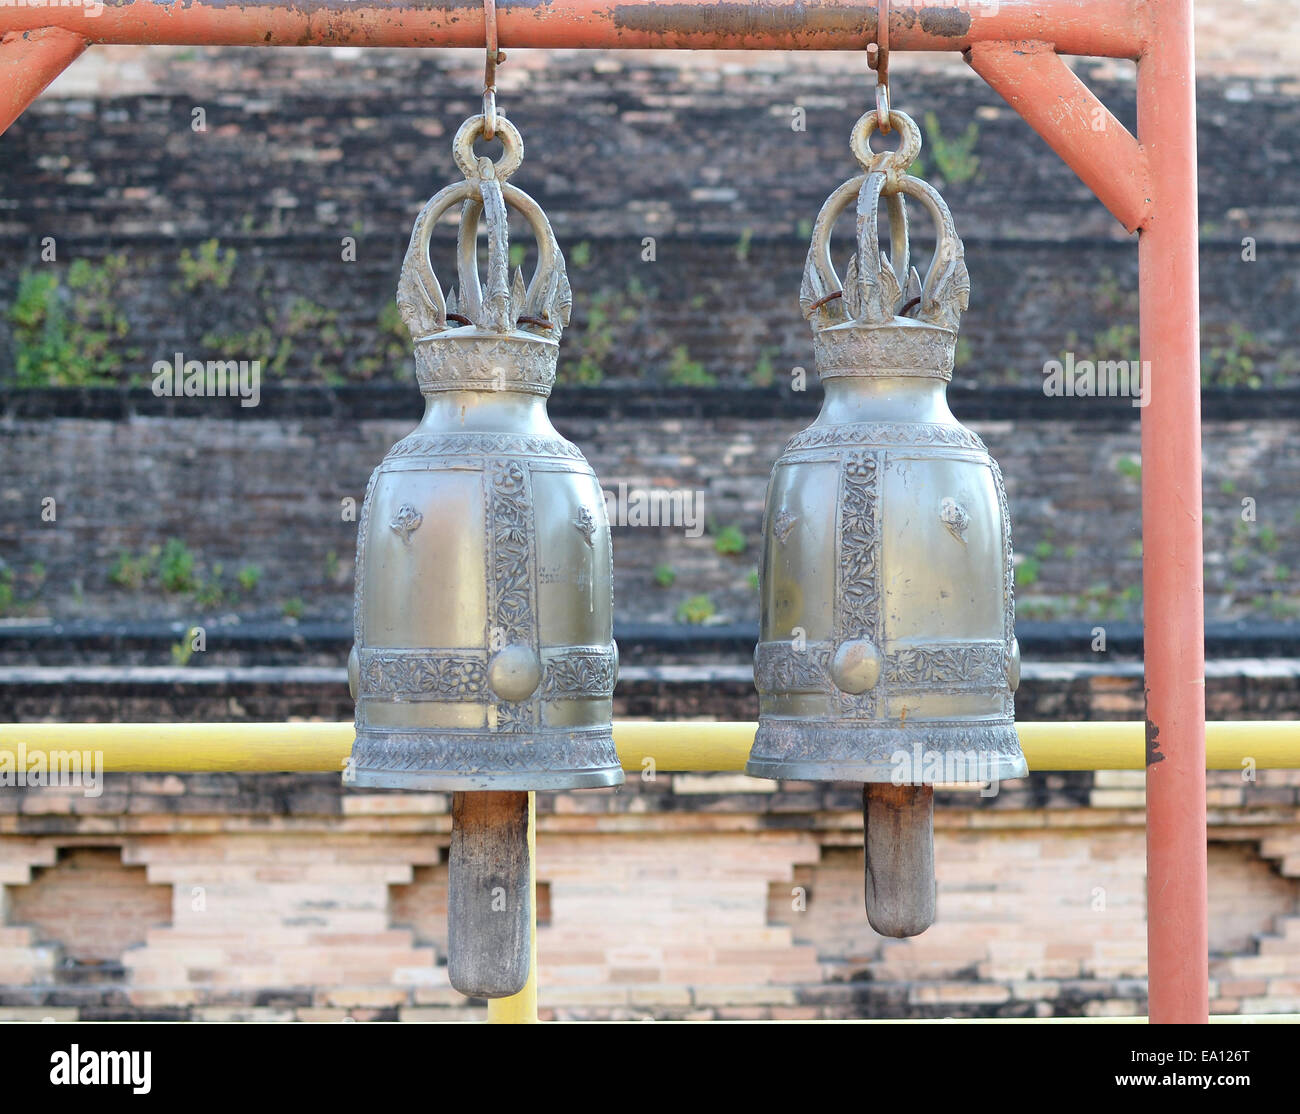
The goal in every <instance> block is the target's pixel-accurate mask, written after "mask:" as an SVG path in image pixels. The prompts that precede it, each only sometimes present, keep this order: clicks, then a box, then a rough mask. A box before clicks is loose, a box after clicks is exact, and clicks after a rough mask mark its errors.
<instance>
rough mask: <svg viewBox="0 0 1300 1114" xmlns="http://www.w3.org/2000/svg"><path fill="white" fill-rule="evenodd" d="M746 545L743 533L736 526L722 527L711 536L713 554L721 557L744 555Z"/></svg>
mask: <svg viewBox="0 0 1300 1114" xmlns="http://www.w3.org/2000/svg"><path fill="white" fill-rule="evenodd" d="M748 544H749V543H748V542H747V541H746V540H745V534H744V532H743V531H742V530H741V529H740V527H738V526H724V527H723V528H722V529H721V530H719V531H718V532H717V533H716V534H714V536H713V549H714V552H716V553H718V554H720V555H721V556H723V557H734V556H736V555H737V554H740V553H744V552H745V547H746V546H747V545H748Z"/></svg>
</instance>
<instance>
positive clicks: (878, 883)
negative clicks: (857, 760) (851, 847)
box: [862, 783, 935, 936]
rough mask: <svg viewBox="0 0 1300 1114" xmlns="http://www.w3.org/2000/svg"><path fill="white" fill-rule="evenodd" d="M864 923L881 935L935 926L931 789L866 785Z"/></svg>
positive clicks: (914, 931) (899, 934) (932, 796)
mask: <svg viewBox="0 0 1300 1114" xmlns="http://www.w3.org/2000/svg"><path fill="white" fill-rule="evenodd" d="M862 826H863V829H864V843H865V846H866V875H867V878H866V882H867V885H866V901H867V920H869V921H870V922H871V927H872V928H874V929H875V930H876V931H877V932H879V933H880V934H881V935H882V936H916V935H917V934H918V933H921V932H924V931H925V930H926V929H927V928H929V927H930V925H932V924H933V923H934V899H935V885H934V787H933V786H932V785H891V784H888V783H885V784H879V785H864V786H863V787H862Z"/></svg>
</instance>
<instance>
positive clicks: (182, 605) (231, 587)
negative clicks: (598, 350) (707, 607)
mask: <svg viewBox="0 0 1300 1114" xmlns="http://www.w3.org/2000/svg"><path fill="white" fill-rule="evenodd" d="M638 397H639V398H640V399H641V400H642V401H643V402H644V401H646V400H645V397H644V396H637V395H635V394H633V395H630V396H629V402H632V401H635V400H636V399H637V398H638ZM418 403H419V396H418V394H417V393H416V392H415V391H414V390H412V391H411V407H412V412H413V415H414V414H415V413H418ZM954 405H955V406H956V408H957V411H958V413H959V414H960V413H961V405H960V402H955V403H954ZM768 409H769V410H770V413H769V415H767V416H749V417H744V418H741V417H736V418H731V417H727V416H725V415H719V416H714V417H661V418H655V417H653V416H646V415H645V414H640V413H638V414H637V415H636V416H627V417H617V416H614V417H608V418H600V417H589V416H584V415H577V414H573V415H570V416H568V417H562V418H560V419H559V420H558V425H559V427H560V429H561V432H563V433H564V434H565V435H566V436H568V437H570V438H572V439H573V440H574V441H576V443H577V444H578V445H579V446H580V447H581V448H582V449H583V450H584V452H585V453H586V455H587V457H588V459H589V460H590V461H591V463H592V465H593V467H594V468H595V469H596V472H597V475H598V476H599V477H600V479H601V482H602V484H603V485H604V486H605V487H606V488H607V489H608V490H611V491H615V492H616V491H617V490H618V485H619V484H620V483H626V484H628V485H629V487H630V488H633V489H635V488H637V487H652V486H659V487H668V488H674V489H685V490H687V491H690V492H698V493H699V499H700V506H701V508H702V511H703V516H704V519H705V521H706V524H707V525H709V526H710V527H711V529H718V528H721V527H724V526H737V527H739V528H740V529H741V530H742V532H743V533H744V535H745V538H746V540H747V546H748V547H747V549H746V551H745V552H743V553H741V554H739V555H735V556H722V555H719V554H718V553H717V551H716V549H715V547H714V538H713V537H712V536H711V535H710V534H709V533H705V534H704V535H703V536H702V537H698V538H690V537H687V536H686V534H685V531H684V530H682V529H675V528H670V527H660V528H646V527H634V526H624V527H617V528H615V530H614V560H615V570H616V583H615V592H616V607H617V614H618V618H619V620H620V621H622V622H636V621H643V622H659V623H663V622H667V623H672V622H674V621H675V613H676V609H677V607H678V605H679V604H680V603H681V602H682V601H683V600H684V599H686V598H687V597H689V596H694V595H700V594H704V595H707V596H708V597H709V598H710V600H711V601H712V602H713V603H714V605H715V608H716V614H715V621H733V622H736V621H738V622H750V621H754V620H755V619H756V609H757V593H756V591H755V589H754V587H753V586H752V582H751V572H752V570H753V569H754V568H755V567H756V564H757V560H758V546H759V541H760V527H761V517H762V506H763V498H764V492H765V490H766V486H767V479H768V474H769V472H770V469H771V465H772V462H773V461H774V460H775V459H776V457H777V455H778V454H779V453H780V451H781V449H782V447H783V446H784V444H785V442H786V440H787V439H788V438H789V437H790V436H791V435H792V434H793V433H795V432H797V431H798V430H799V429H801V428H803V426H805V425H806V424H807V423H808V421H809V419H808V418H806V417H800V416H794V417H783V416H781V414H780V406H779V403H775V402H773V403H772V404H770V406H769V407H768ZM650 414H651V415H653V408H652V409H651V410H650ZM413 425H414V416H413V417H412V419H411V420H410V421H402V420H379V419H369V420H352V419H348V418H346V417H339V418H320V417H315V418H307V417H304V418H286V419H280V420H272V419H266V420H262V419H257V420H241V421H232V420H226V419H224V418H211V419H201V418H194V419H167V418H161V417H138V418H135V419H131V420H123V421H115V420H83V419H73V418H57V417H55V418H43V419H39V420H37V419H35V418H32V419H19V418H14V419H11V420H9V421H7V422H5V423H4V425H3V431H4V436H3V439H2V440H0V462H3V464H4V467H5V480H4V482H3V483H2V484H0V560H3V561H4V562H5V563H6V564H7V565H8V566H9V569H10V570H11V571H12V572H13V574H14V577H15V579H14V582H13V588H14V603H13V604H12V605H11V607H10V608H9V613H10V615H28V616H41V615H51V616H53V617H56V618H60V619H69V618H86V617H92V616H104V617H117V618H128V617H129V618H139V617H140V616H141V614H142V613H143V614H146V615H148V616H149V617H151V618H162V617H169V618H176V619H182V620H188V621H194V622H200V621H203V622H207V623H209V624H210V623H212V622H213V621H215V620H216V619H218V618H219V617H220V616H222V615H229V614H232V613H233V614H240V615H242V616H244V617H245V618H256V617H259V616H260V617H262V618H274V619H278V618H279V616H280V611H281V608H282V607H283V606H284V604H285V602H286V601H288V600H290V599H293V598H299V599H301V600H302V601H304V605H305V608H306V614H307V615H308V616H309V617H321V618H328V619H333V620H336V621H342V620H347V619H348V618H349V617H350V614H351V607H352V560H353V556H354V551H355V545H356V524H355V521H349V520H347V519H345V517H344V515H343V512H342V506H343V503H342V501H343V500H344V499H353V500H356V501H357V503H358V504H359V502H360V500H361V498H362V496H363V494H364V491H365V483H366V479H367V477H368V476H369V474H370V471H371V469H372V468H373V467H374V466H375V465H376V464H377V463H378V461H379V460H380V459H382V457H383V455H384V453H385V452H386V451H387V449H388V447H389V446H390V445H391V444H393V443H394V442H395V441H397V440H398V439H400V438H401V437H402V436H404V435H405V434H406V433H408V432H409V431H410V429H411V428H412V427H413ZM970 425H971V426H972V428H974V429H975V430H976V432H978V433H979V434H980V435H981V436H982V437H983V438H984V439H985V441H986V442H987V443H988V446H989V448H990V450H991V451H992V453H993V455H994V456H995V457H996V458H997V459H998V460H999V461H1000V463H1001V466H1002V470H1003V472H1004V474H1005V475H1006V479H1007V487H1008V492H1009V498H1010V503H1011V513H1012V521H1013V527H1014V539H1015V545H1016V550H1017V553H1018V555H1019V559H1020V561H1021V562H1022V565H1023V566H1024V567H1022V569H1021V578H1020V583H1019V585H1018V588H1017V603H1018V616H1019V617H1020V618H1021V619H1026V620H1035V619H1039V620H1041V619H1053V618H1061V617H1077V618H1084V619H1097V620H1105V621H1113V620H1120V619H1128V620H1135V619H1138V618H1140V615H1141V600H1140V596H1139V594H1138V593H1139V586H1140V576H1141V549H1140V535H1139V522H1140V499H1139V490H1138V489H1139V484H1138V479H1137V477H1136V473H1135V472H1134V470H1133V469H1134V467H1135V465H1136V461H1137V459H1138V456H1139V449H1138V430H1137V426H1136V424H1132V422H1131V419H1129V420H1120V421H1116V422H1110V421H1097V420H1095V419H1093V418H1091V417H1081V418H1079V419H1077V420H1065V419H1055V420H1038V419H1035V420H1021V421H1011V420H992V419H974V420H971V421H970ZM1293 433H1294V422H1293V421H1291V420H1289V419H1281V418H1279V419H1270V418H1266V417H1258V418H1254V419H1249V420H1247V419H1235V418H1230V417H1225V418H1217V419H1216V418H1215V417H1214V415H1213V412H1212V411H1209V412H1207V417H1206V421H1205V426H1204V438H1205V455H1206V469H1205V471H1206V482H1205V500H1206V536H1205V548H1206V611H1207V615H1208V617H1209V618H1210V620H1211V621H1215V620H1223V619H1228V618H1243V619H1250V620H1256V621H1269V620H1291V619H1294V618H1295V617H1296V614H1297V613H1300V585H1298V582H1297V579H1296V577H1297V576H1298V575H1300V502H1298V501H1297V496H1296V492H1297V491H1298V490H1300V449H1297V446H1296V439H1295V437H1294V436H1293ZM47 497H50V498H53V499H54V500H55V501H56V502H55V506H56V510H57V517H56V519H55V520H54V521H52V522H51V521H48V520H47V519H48V516H46V515H44V514H43V509H44V504H43V503H42V500H44V499H45V498H47ZM1245 499H1250V500H1253V503H1252V505H1251V506H1252V508H1253V509H1252V511H1251V513H1252V514H1253V520H1251V521H1245V520H1244V519H1243V500H1245ZM173 537H174V538H178V539H180V540H182V541H184V542H185V543H186V545H187V546H188V547H189V548H190V550H191V551H193V553H194V555H195V557H196V559H197V565H196V568H195V576H196V578H197V579H198V580H201V581H219V582H220V584H221V586H222V590H223V595H222V596H221V598H220V599H219V601H217V602H215V603H213V602H208V603H201V602H199V601H198V600H197V598H196V595H195V593H193V592H184V593H179V594H176V595H167V594H165V593H163V592H161V591H159V590H158V589H157V587H156V585H152V584H151V585H148V586H146V587H145V588H144V589H143V590H139V591H132V590H130V589H127V588H124V587H121V586H119V585H117V584H114V583H113V582H112V580H111V574H112V571H113V568H114V563H115V561H116V560H117V558H118V557H119V555H120V554H122V553H129V554H132V555H139V554H141V553H143V552H144V551H146V550H147V549H148V548H149V547H150V546H155V545H161V544H162V543H164V542H165V541H166V540H167V539H168V538H173ZM1026 562H1028V564H1027V565H1026V564H1025V563H1026ZM246 565H254V566H257V567H258V568H259V569H260V570H261V578H260V580H259V581H258V582H257V584H256V586H255V588H253V589H252V590H247V591H246V590H245V589H243V588H241V587H240V586H239V584H238V583H237V581H236V574H237V573H238V571H239V570H240V569H241V568H243V567H244V566H246ZM661 565H663V566H667V567H669V568H670V569H672V570H673V572H674V573H675V574H676V579H675V581H674V582H673V584H672V586H671V587H670V588H661V587H657V586H656V583H655V579H654V574H655V570H656V568H657V567H659V566H661ZM217 566H221V569H220V571H218V568H217Z"/></svg>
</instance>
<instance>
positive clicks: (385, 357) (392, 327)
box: [354, 301, 411, 382]
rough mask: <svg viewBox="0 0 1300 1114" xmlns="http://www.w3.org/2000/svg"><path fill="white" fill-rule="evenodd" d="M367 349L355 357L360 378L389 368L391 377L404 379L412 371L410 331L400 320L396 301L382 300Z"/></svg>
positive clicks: (373, 375) (377, 373) (379, 373)
mask: <svg viewBox="0 0 1300 1114" xmlns="http://www.w3.org/2000/svg"><path fill="white" fill-rule="evenodd" d="M371 335H372V337H373V344H372V346H371V350H370V352H369V353H368V354H367V355H365V356H360V357H358V359H357V361H356V363H355V365H354V367H355V369H356V371H357V373H358V374H359V375H360V377H361V378H363V379H372V378H374V377H375V376H376V375H382V374H383V373H384V371H385V370H387V371H389V372H390V374H391V375H392V377H393V378H394V379H398V380H401V381H402V382H406V381H407V379H408V378H410V374H411V334H410V333H409V332H408V331H407V328H406V322H405V321H403V320H402V313H401V310H399V309H398V308H397V303H396V302H393V301H388V302H385V303H384V306H383V308H382V309H381V310H380V311H379V316H378V318H377V319H376V321H375V329H374V332H373V333H372V334H371Z"/></svg>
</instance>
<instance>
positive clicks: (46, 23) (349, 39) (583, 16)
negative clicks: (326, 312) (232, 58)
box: [0, 0, 1149, 58]
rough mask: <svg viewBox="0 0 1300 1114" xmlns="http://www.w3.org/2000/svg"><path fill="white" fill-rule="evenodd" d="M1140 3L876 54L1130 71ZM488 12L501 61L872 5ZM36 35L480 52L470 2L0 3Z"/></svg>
mask: <svg viewBox="0 0 1300 1114" xmlns="http://www.w3.org/2000/svg"><path fill="white" fill-rule="evenodd" d="M1147 2H1149V0H939V2H934V3H929V4H901V3H896V2H895V3H893V4H891V6H890V18H889V43H890V49H892V50H955V51H964V50H967V49H969V48H970V47H971V46H973V45H974V44H976V43H980V42H993V41H998V40H1008V39H1033V40H1038V41H1044V42H1050V43H1052V44H1053V45H1054V47H1055V48H1056V49H1057V50H1059V51H1060V52H1061V53H1063V54H1083V55H1094V56H1098V57H1112V58H1136V57H1138V55H1139V54H1141V53H1142V50H1143V47H1144V45H1145V42H1144V31H1143V28H1144V27H1145V26H1146V20H1145V17H1144V13H1145V7H1146V3H1147ZM74 4H75V5H77V6H74ZM496 10H497V26H498V29H499V34H500V44H501V46H502V47H503V48H510V47H591V48H598V49H607V50H608V49H647V48H656V49H659V48H666V49H686V50H862V49H864V48H865V47H866V45H867V44H868V43H869V42H871V41H872V40H873V39H874V38H875V34H876V12H877V0H757V2H745V0H549V2H539V0H498V2H497V5H496ZM40 27H61V28H64V29H66V30H69V31H73V32H75V33H76V34H78V35H81V36H84V37H85V38H86V39H88V40H89V41H90V42H92V43H139V44H173V45H186V46H203V45H211V46H390V47H398V46H422V47H449V46H462V47H473V46H483V45H484V17H483V5H482V3H481V0H429V2H423V3H421V2H418V0H414V2H413V0H387V2H385V0H170V2H163V0H51V2H49V3H43V4H39V5H36V4H26V3H15V2H14V0H0V33H3V32H5V31H30V30H35V29H36V28H40Z"/></svg>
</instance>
